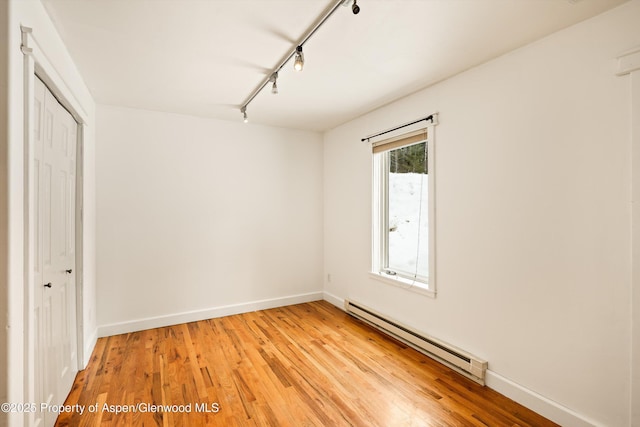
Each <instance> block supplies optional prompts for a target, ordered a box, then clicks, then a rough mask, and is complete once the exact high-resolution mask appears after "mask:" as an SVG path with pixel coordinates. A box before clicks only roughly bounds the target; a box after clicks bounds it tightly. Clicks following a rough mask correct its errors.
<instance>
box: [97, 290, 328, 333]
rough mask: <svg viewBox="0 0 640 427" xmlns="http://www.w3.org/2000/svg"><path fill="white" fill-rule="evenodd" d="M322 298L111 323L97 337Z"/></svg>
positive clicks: (254, 303) (295, 298)
mask: <svg viewBox="0 0 640 427" xmlns="http://www.w3.org/2000/svg"><path fill="white" fill-rule="evenodd" d="M322 298H323V293H322V292H321V291H319V292H310V293H307V294H298V295H290V296H286V297H280V298H271V299H264V300H257V301H251V302H246V303H241V304H231V305H225V306H221V307H212V308H207V309H204V310H194V311H187V312H183V313H175V314H168V315H165V316H157V317H147V318H144V319H136V320H130V321H127V322H119V323H111V324H108V325H101V326H98V336H99V337H108V336H111V335H119V334H126V333H129V332H137V331H143V330H145V329H153V328H162V327H164V326H171V325H178V324H180V323H187V322H196V321H199V320H205V319H213V318H216V317H223V316H230V315H233V314H241V313H248V312H251V311H257V310H266V309H269V308H276V307H284V306H286V305H292V304H301V303H303V302H311V301H318V300H321V299H322Z"/></svg>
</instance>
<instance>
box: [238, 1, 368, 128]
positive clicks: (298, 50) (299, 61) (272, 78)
mask: <svg viewBox="0 0 640 427" xmlns="http://www.w3.org/2000/svg"><path fill="white" fill-rule="evenodd" d="M351 1H352V0H336V2H335V3H334V4H333V6H331V7H329V8H327V9H325V11H324V13H323V14H322V15H320V16H319V17H318V19H316V20H315V21H314V22H315V23H314V24H313V25H312V26H311V27H309V29H308V30H307V32H306V33H305V35H304V37H302V38H301V39H300V41H299V42H298V43H296V44H295V46H296V47H295V49H293V50H291V51H290V52H289V53H288V54H287V55H285V56H284V58H282V60H281V61H280V63H279V64H278V66H277V67H275V68H274V69H273V70H272V71H271V74H269V75H268V77H266V78H265V79H264V80H263V81H262V82H261V83H260V84H259V85H258V86H257V87H256V88H255V89H254V91H253V92H251V95H249V96H248V97H247V99H246V100H245V101H244V102H243V103H242V104H240V112H241V113H242V116H243V118H244V122H245V123H247V122H248V121H249V120H248V119H247V107H248V106H249V104H250V103H251V101H253V99H254V98H255V97H256V96H258V94H259V93H260V91H262V89H264V87H265V86H266V85H268V84H269V83H272V86H271V93H274V94H275V93H278V84H277V83H276V80H277V79H278V71H280V70H281V69H282V67H284V66H285V64H286V63H287V62H289V60H291V58H294V57H295V58H294V61H293V68H294V70H296V71H302V68H303V67H304V53H302V46H303V45H304V44H305V43H306V42H307V40H309V39H310V38H311V36H313V35H314V34H315V32H316V31H318V29H319V28H320V27H321V26H322V25H323V24H324V23H325V21H326V20H327V19H329V17H330V16H331V15H333V14H334V13H335V11H336V10H338V8H339V7H340V6H341V5H342V6H348V5H349V3H351ZM356 1H357V0H353V5H352V6H351V10H352V12H353V13H354V15H355V14H357V13H359V12H360V6H358V5H357V4H356Z"/></svg>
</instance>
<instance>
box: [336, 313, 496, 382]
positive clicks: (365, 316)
mask: <svg viewBox="0 0 640 427" xmlns="http://www.w3.org/2000/svg"><path fill="white" fill-rule="evenodd" d="M344 307H345V310H346V312H347V313H349V314H350V315H352V316H354V317H356V318H358V319H360V320H363V321H364V322H366V323H368V324H370V325H371V326H373V327H375V328H376V329H379V330H381V331H382V332H384V333H386V334H388V335H390V336H392V337H394V338H396V339H398V340H400V341H402V342H403V343H405V344H407V345H409V346H411V347H413V348H415V349H416V350H418V351H419V352H421V353H423V354H426V355H427V356H429V357H431V358H432V359H435V360H437V361H438V362H441V363H443V364H445V365H447V366H448V367H450V368H451V369H453V370H455V371H456V372H458V373H460V374H462V375H464V376H465V377H467V378H470V379H472V380H473V381H475V382H477V383H479V384H482V385H484V377H485V371H486V370H487V365H488V363H487V362H486V361H484V360H482V359H478V358H477V357H475V356H473V355H471V354H469V353H467V352H466V351H464V350H460V349H459V348H456V347H454V346H452V345H449V344H446V343H444V342H442V341H440V340H438V339H436V338H433V337H430V336H428V335H425V334H421V333H419V332H416V331H414V330H413V329H411V328H409V327H408V326H404V325H402V324H400V323H399V322H397V321H395V320H393V319H390V318H389V317H387V316H385V315H383V314H381V313H378V312H376V311H375V310H373V309H371V308H368V307H365V306H364V305H362V304H360V303H355V302H353V301H349V300H345V302H344Z"/></svg>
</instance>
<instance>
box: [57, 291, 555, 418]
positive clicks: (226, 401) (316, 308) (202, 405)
mask: <svg viewBox="0 0 640 427" xmlns="http://www.w3.org/2000/svg"><path fill="white" fill-rule="evenodd" d="M66 404H68V405H75V404H78V405H80V406H82V407H84V408H88V407H89V406H90V405H96V404H97V409H98V410H97V411H94V412H89V411H88V410H85V413H84V414H82V415H80V414H79V413H73V412H72V413H63V414H61V415H60V416H59V417H58V420H57V423H56V425H57V426H109V427H113V426H125V425H127V426H129V425H134V426H166V427H168V426H225V427H228V426H239V427H245V426H296V427H297V426H367V427H368V426H381V427H386V426H391V425H392V426H437V427H449V426H511V427H515V426H521V427H526V426H536V427H546V426H555V425H556V424H554V423H552V422H551V421H549V420H546V419H544V418H543V417H541V416H540V415H538V414H536V413H534V412H532V411H530V410H528V409H526V408H524V407H523V406H521V405H519V404H517V403H515V402H513V401H511V400H509V399H507V398H506V397H504V396H502V395H500V394H499V393H497V392H495V391H493V390H491V389H488V388H486V387H481V386H479V385H478V384H476V383H474V382H472V381H470V380H468V379H467V378H464V377H463V376H461V375H459V374H457V373H456V372H454V371H452V370H450V369H448V368H447V367H445V366H443V365H441V364H439V363H437V362H435V361H433V360H432V359H430V358H428V357H427V356H425V355H423V354H421V353H419V352H417V351H415V350H413V349H412V348H410V347H408V346H406V345H404V344H402V343H400V342H398V341H396V340H394V339H393V338H390V337H388V336H386V335H384V334H381V333H380V332H378V331H377V330H375V329H373V328H371V327H370V326H369V325H367V324H365V323H363V322H360V321H358V320H356V319H354V318H352V317H350V316H348V315H347V314H345V313H344V312H342V311H341V310H339V309H337V308H336V307H334V306H332V305H331V304H329V303H327V302H324V301H317V302H311V303H306V304H299V305H294V306H288V307H280V308H275V309H271V310H262V311H257V312H253V313H246V314H241V315H235V316H228V317H223V318H217V319H210V320H204V321H200V322H193V323H187V324H181V325H175V326H170V327H165V328H158V329H152V330H147V331H140V332H135V333H131V334H124V335H117V336H112V337H107V338H100V339H99V340H98V343H97V344H96V347H95V349H94V353H93V355H92V357H91V361H90V363H89V366H88V367H87V369H86V370H84V371H82V372H80V373H79V374H78V375H77V377H76V381H75V383H74V385H73V388H72V390H71V393H70V394H69V396H68V398H67V401H66ZM105 404H106V405H113V406H108V407H107V410H106V411H103V408H104V405H105ZM151 405H175V406H174V407H173V408H171V407H169V408H167V409H166V410H163V409H162V408H161V407H152V406H151ZM113 408H120V409H133V410H134V411H129V412H121V413H116V412H115V411H114V410H113Z"/></svg>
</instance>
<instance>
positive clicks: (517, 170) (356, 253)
mask: <svg viewBox="0 0 640 427" xmlns="http://www.w3.org/2000/svg"><path fill="white" fill-rule="evenodd" d="M638 22H640V1H638V0H634V1H632V2H630V3H627V4H625V5H623V6H621V7H620V8H617V9H614V10H612V11H610V12H608V13H605V14H603V15H600V16H598V17H595V18H594V19H591V20H589V21H585V22H583V23H581V24H578V25H576V26H573V27H571V28H569V29H566V30H564V31H561V32H558V33H556V34H553V35H551V36H549V37H547V38H545V39H542V40H540V41H538V42H536V43H534V44H531V45H529V46H526V47H524V48H522V49H519V50H517V51H514V52H512V53H510V54H507V55H505V56H503V57H500V58H498V59H496V60H494V61H491V62H489V63H487V64H484V65H482V66H480V67H477V68H474V69H472V70H469V71H467V72H465V73H462V74H460V75H458V76H456V77H454V78H451V79H449V80H447V81H444V82H442V83H440V84H437V85H435V86H433V87H431V88H428V89H426V90H423V91H421V92H418V93H416V94H414V95H412V96H410V97H407V98H405V99H403V100H400V101H398V102H395V103H393V104H391V105H388V106H386V107H384V108H381V109H379V110H377V111H375V112H372V113H370V114H367V115H365V116H363V117H361V118H359V119H357V120H354V121H352V122H349V123H347V124H345V125H343V126H340V127H338V128H336V129H334V130H332V131H330V132H328V133H327V134H326V136H325V155H324V158H325V164H324V171H325V172H324V173H325V189H324V191H325V205H324V212H325V234H324V238H325V240H324V245H325V252H324V254H325V277H327V276H326V275H327V274H330V275H331V281H330V282H329V281H327V282H326V283H325V291H326V293H327V298H328V299H330V300H332V301H339V300H340V299H343V298H351V299H354V300H357V301H360V302H362V303H364V304H366V305H369V306H371V307H373V308H375V309H377V310H379V311H382V312H386V313H387V314H388V315H390V316H392V317H394V318H396V319H398V320H400V321H402V322H404V323H407V324H409V325H410V326H413V327H414V328H417V329H419V330H422V331H424V332H426V333H429V334H431V335H433V336H435V337H438V338H441V339H443V340H445V341H448V342H450V343H452V344H454V345H457V346H459V347H461V348H463V349H466V350H468V351H470V352H472V353H474V354H476V355H478V356H480V357H482V358H485V359H487V360H488V361H489V369H490V371H491V372H490V373H489V379H488V383H489V385H490V386H492V387H494V388H496V389H499V390H500V391H502V392H503V393H506V394H510V395H511V396H512V397H514V398H518V399H519V400H521V401H525V402H527V403H528V404H529V405H530V406H533V407H534V409H536V410H538V411H539V412H543V413H544V414H545V415H547V416H550V417H553V418H554V419H556V420H557V421H559V422H560V423H561V424H564V425H588V424H594V425H607V426H625V425H630V423H629V413H630V407H629V396H630V394H629V393H630V356H629V354H630V303H629V298H630V283H631V280H630V265H631V262H630V244H631V243H630V218H631V210H630V175H631V173H630V91H629V82H628V78H625V77H616V76H615V75H614V72H615V61H614V59H613V58H615V57H616V56H617V55H618V54H620V53H622V52H624V51H625V50H627V49H630V48H632V47H634V46H637V45H638V43H640V26H638ZM422 54H425V55H428V52H423V53H422ZM436 111H437V112H439V113H440V116H439V119H440V125H439V126H437V127H436V145H437V149H436V150H437V151H436V156H437V159H436V173H437V175H436V176H437V178H436V199H437V201H436V221H437V223H436V228H437V242H436V247H437V261H436V266H437V267H436V268H437V276H438V284H437V286H438V289H437V292H438V295H437V297H436V298H435V299H432V298H429V297H426V296H422V295H419V294H414V293H410V292H408V291H405V290H403V289H399V288H396V287H391V286H389V285H386V284H384V283H380V282H377V281H374V280H371V279H369V278H368V276H367V272H368V270H369V268H370V254H371V249H370V247H371V237H370V235H371V221H370V217H371V154H370V149H369V147H368V145H367V144H366V143H362V142H360V138H362V137H364V136H367V135H369V134H372V133H374V132H376V131H380V130H384V129H385V128H389V127H392V126H394V125H396V124H400V123H404V122H408V121H410V120H412V119H416V118H419V117H423V116H426V115H428V114H429V113H432V112H436Z"/></svg>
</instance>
